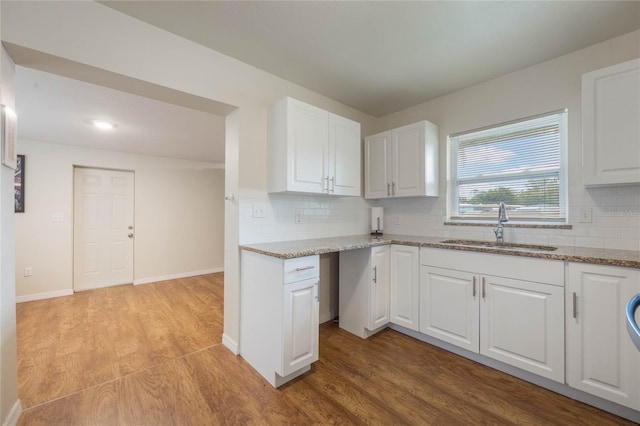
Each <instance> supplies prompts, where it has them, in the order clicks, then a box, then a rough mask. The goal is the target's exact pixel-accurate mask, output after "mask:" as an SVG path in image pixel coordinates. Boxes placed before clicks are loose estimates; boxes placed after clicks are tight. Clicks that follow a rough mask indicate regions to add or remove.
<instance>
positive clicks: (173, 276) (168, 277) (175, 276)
mask: <svg viewBox="0 0 640 426" xmlns="http://www.w3.org/2000/svg"><path fill="white" fill-rule="evenodd" d="M216 272H224V268H223V267H221V268H212V269H203V270H201V271H190V272H181V273H179V274H171V275H162V276H159V277H149V278H140V279H138V280H133V285H140V284H149V283H155V282H158V281H167V280H175V279H178V278H189V277H196V276H198V275H206V274H214V273H216Z"/></svg>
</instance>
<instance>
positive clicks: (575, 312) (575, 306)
mask: <svg viewBox="0 0 640 426" xmlns="http://www.w3.org/2000/svg"><path fill="white" fill-rule="evenodd" d="M573 317H574V318H578V295H577V294H576V292H575V291H574V292H573Z"/></svg>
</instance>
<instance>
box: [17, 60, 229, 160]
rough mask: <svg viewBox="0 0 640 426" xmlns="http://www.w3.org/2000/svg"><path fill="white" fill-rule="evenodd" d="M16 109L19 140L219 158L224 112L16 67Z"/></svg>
mask: <svg viewBox="0 0 640 426" xmlns="http://www.w3.org/2000/svg"><path fill="white" fill-rule="evenodd" d="M16 112H17V114H18V117H19V119H18V133H19V137H20V139H31V140H39V141H44V142H52V143H61V144H65V145H76V146H85V147H91V148H97V149H105V150H110V151H121V152H130V153H135V154H143V155H156V156H160V157H171V158H182V159H187V160H199V161H208V162H214V163H220V164H223V163H224V117H221V116H218V115H213V114H209V113H206V112H202V111H197V110H194V109H190V108H185V107H183V106H178V105H174V104H170V103H165V102H160V101H157V100H153V99H149V98H146V97H142V96H138V95H133V94H129V93H125V92H121V91H119V90H114V89H110V88H106V87H102V86H98V85H95V84H91V83H85V82H82V81H78V80H74V79H70V78H67V77H61V76H58V75H55V74H49V73H46V72H42V71H37V70H34V69H30V68H25V67H21V66H17V67H16ZM95 119H99V120H106V121H110V122H114V123H116V125H117V127H116V128H115V129H113V130H110V131H100V130H98V129H97V128H96V127H95V126H93V125H92V124H91V120H95Z"/></svg>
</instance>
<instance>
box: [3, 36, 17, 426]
mask: <svg viewBox="0 0 640 426" xmlns="http://www.w3.org/2000/svg"><path fill="white" fill-rule="evenodd" d="M14 80H15V65H14V64H13V61H12V60H11V58H10V57H9V56H8V55H7V53H6V51H5V50H4V47H0V103H1V104H3V105H7V106H9V107H11V108H14V109H15V91H14ZM13 177H14V171H13V170H12V169H10V168H8V167H5V166H2V165H0V342H1V345H0V421H2V424H3V425H4V424H8V423H11V422H16V421H17V419H18V417H19V416H20V412H21V407H20V400H19V399H18V345H17V340H16V290H15V288H16V287H15V275H14V267H13V265H14V264H15V248H14V222H13V219H14V213H13V210H14V207H13Z"/></svg>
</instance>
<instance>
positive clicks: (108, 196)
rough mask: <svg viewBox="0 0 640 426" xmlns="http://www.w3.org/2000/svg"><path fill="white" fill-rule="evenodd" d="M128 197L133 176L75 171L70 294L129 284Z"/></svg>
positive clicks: (131, 233) (131, 234) (130, 207)
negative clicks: (73, 291) (71, 289)
mask: <svg viewBox="0 0 640 426" xmlns="http://www.w3.org/2000/svg"><path fill="white" fill-rule="evenodd" d="M133 191H134V174H133V172H124V171H115V170H104V169H89V168H80V167H76V168H75V170H74V214H73V228H74V232H73V238H74V242H73V270H74V271H73V288H74V290H75V291H80V290H89V289H93V288H100V287H108V286H114V285H120V284H131V283H133V237H134V229H133Z"/></svg>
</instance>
